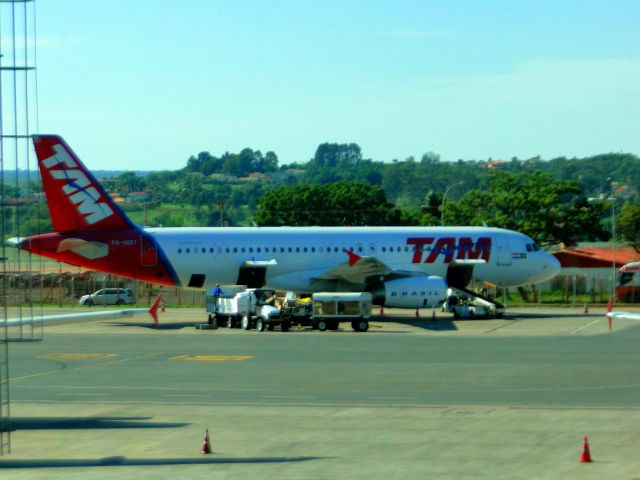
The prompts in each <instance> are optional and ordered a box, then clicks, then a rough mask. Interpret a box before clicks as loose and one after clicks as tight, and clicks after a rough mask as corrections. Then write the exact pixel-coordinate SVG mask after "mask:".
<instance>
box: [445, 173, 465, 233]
mask: <svg viewBox="0 0 640 480" xmlns="http://www.w3.org/2000/svg"><path fill="white" fill-rule="evenodd" d="M462 182H463V181H462V180H460V181H457V182H456V183H452V184H451V185H449V186H448V187H447V189H446V190H445V191H444V195H443V196H442V203H441V204H440V225H441V226H444V201H445V200H446V198H447V193H449V190H451V189H452V188H453V187H455V186H456V185H460V184H461V183H462Z"/></svg>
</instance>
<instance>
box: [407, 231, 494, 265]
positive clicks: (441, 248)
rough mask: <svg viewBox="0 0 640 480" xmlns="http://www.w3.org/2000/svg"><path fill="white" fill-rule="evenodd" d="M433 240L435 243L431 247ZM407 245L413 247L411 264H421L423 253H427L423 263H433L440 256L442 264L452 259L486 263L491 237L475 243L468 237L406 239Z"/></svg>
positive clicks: (489, 254)
mask: <svg viewBox="0 0 640 480" xmlns="http://www.w3.org/2000/svg"><path fill="white" fill-rule="evenodd" d="M434 240H435V241H436V243H435V245H433V246H431V245H432V244H433V241H434ZM456 241H457V242H456ZM407 245H413V259H412V260H411V263H423V256H424V255H423V252H427V253H429V255H428V256H427V258H426V260H424V263H433V262H435V261H436V258H438V256H439V255H440V254H443V255H444V263H451V262H452V261H453V259H454V257H455V259H456V260H477V259H482V260H484V261H485V262H488V261H489V257H490V256H491V237H480V238H478V240H477V241H475V242H474V241H473V240H472V239H471V238H470V237H460V238H455V237H440V238H438V239H435V238H434V237H414V238H407Z"/></svg>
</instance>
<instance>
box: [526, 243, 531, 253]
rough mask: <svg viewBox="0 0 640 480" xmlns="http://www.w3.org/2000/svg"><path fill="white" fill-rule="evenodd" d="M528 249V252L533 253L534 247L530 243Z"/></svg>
mask: <svg viewBox="0 0 640 480" xmlns="http://www.w3.org/2000/svg"><path fill="white" fill-rule="evenodd" d="M526 247H527V252H532V251H533V246H532V245H531V244H530V243H527V245H526Z"/></svg>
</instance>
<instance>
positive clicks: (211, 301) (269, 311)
mask: <svg viewBox="0 0 640 480" xmlns="http://www.w3.org/2000/svg"><path fill="white" fill-rule="evenodd" d="M274 301H275V292H274V291H273V290H259V289H255V288H251V289H245V290H242V291H238V292H237V293H235V294H233V295H224V294H222V295H214V294H213V290H212V291H209V292H207V296H206V305H207V313H208V314H209V324H210V325H216V326H221V327H224V326H227V327H229V328H237V327H241V328H243V329H244V330H251V329H252V328H253V327H254V326H255V327H257V328H258V329H259V330H264V329H265V328H266V326H267V323H268V321H270V320H271V319H272V318H273V319H275V318H276V317H279V316H280V310H279V309H278V308H276V307H275V306H274V305H273V303H274Z"/></svg>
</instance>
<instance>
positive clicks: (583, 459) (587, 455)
mask: <svg viewBox="0 0 640 480" xmlns="http://www.w3.org/2000/svg"><path fill="white" fill-rule="evenodd" d="M590 462H591V452H589V437H584V446H583V447H582V455H580V463H590Z"/></svg>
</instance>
